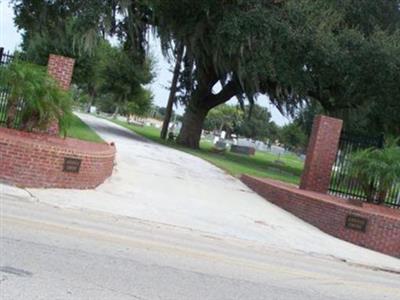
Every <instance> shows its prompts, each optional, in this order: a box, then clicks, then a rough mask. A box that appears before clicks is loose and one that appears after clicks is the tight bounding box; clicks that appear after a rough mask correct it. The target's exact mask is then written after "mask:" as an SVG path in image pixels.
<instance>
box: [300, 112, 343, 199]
mask: <svg viewBox="0 0 400 300" xmlns="http://www.w3.org/2000/svg"><path fill="white" fill-rule="evenodd" d="M342 124H343V121H342V120H339V119H335V118H330V117H327V116H322V115H318V116H316V117H315V119H314V123H313V129H312V132H311V136H310V141H309V144H308V147H307V156H306V161H305V164H304V170H303V173H302V176H301V183H300V188H301V189H305V190H309V191H315V192H320V193H327V192H328V188H329V184H330V179H331V172H332V166H333V164H334V162H335V159H336V153H337V150H338V145H339V139H340V134H341V131H342Z"/></svg>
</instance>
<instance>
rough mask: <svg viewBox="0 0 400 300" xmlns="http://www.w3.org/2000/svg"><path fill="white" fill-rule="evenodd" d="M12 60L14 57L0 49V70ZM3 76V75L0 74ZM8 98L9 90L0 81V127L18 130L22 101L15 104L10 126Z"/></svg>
mask: <svg viewBox="0 0 400 300" xmlns="http://www.w3.org/2000/svg"><path fill="white" fill-rule="evenodd" d="M13 59H14V56H13V55H12V54H10V53H9V52H5V51H4V48H2V47H0V68H5V67H7V65H9V64H10V63H11V62H12V61H13ZM0 75H1V76H3V74H0ZM9 97H10V88H9V87H8V86H6V85H4V84H2V83H1V81H0V126H7V125H8V127H12V128H18V127H19V126H20V123H21V114H22V107H23V100H22V99H21V100H20V101H18V102H19V103H17V108H16V112H15V113H16V117H15V119H14V122H13V123H12V124H7V110H8V108H7V104H8V99H9Z"/></svg>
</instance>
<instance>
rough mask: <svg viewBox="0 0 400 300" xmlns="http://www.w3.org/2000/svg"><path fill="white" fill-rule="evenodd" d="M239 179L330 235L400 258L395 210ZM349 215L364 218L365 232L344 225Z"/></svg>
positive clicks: (399, 231) (398, 218)
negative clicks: (366, 221) (360, 204)
mask: <svg viewBox="0 0 400 300" xmlns="http://www.w3.org/2000/svg"><path fill="white" fill-rule="evenodd" d="M242 181H243V182H244V183H245V184H246V185H248V186H249V187H250V188H251V189H253V190H254V191H255V192H257V193H258V194H259V195H261V196H262V197H264V198H265V199H267V200H268V201H269V202H272V203H274V204H276V205H277V206H279V207H281V208H283V209H285V210H287V211H288V212H290V213H292V214H294V215H295V216H297V217H299V218H300V219H302V220H304V221H306V222H308V223H310V224H312V225H314V226H316V227H317V228H319V229H321V230H322V231H324V232H326V233H328V234H330V235H333V236H335V237H337V238H340V239H343V240H345V241H348V242H351V243H353V244H356V245H359V246H363V247H365V248H369V249H372V250H375V251H378V252H381V253H384V254H388V255H391V256H395V257H399V258H400V211H399V210H396V209H391V208H388V207H382V206H376V205H373V204H364V205H363V206H362V207H358V206H354V205H351V204H349V202H347V201H346V200H344V199H340V198H336V197H333V196H329V195H326V194H321V193H316V192H311V191H305V190H301V189H298V188H297V187H296V186H293V185H289V184H285V183H282V182H278V181H273V180H267V179H259V178H255V177H250V176H246V175H243V176H242ZM349 214H352V215H355V216H358V217H362V218H366V219H367V220H368V223H367V227H366V231H365V232H361V231H356V230H354V229H349V228H346V227H345V223H346V218H347V216H348V215H349Z"/></svg>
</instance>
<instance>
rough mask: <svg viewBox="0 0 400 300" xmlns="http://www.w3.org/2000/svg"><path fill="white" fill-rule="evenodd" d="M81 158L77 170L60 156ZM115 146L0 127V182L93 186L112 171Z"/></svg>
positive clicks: (42, 185)
mask: <svg viewBox="0 0 400 300" xmlns="http://www.w3.org/2000/svg"><path fill="white" fill-rule="evenodd" d="M65 157H68V158H77V159H81V160H82V162H81V167H80V171H79V173H67V172H64V171H63V167H64V158H65ZM114 157H115V147H114V146H113V145H108V144H106V143H90V142H85V141H80V140H76V139H70V138H66V139H61V138H58V137H52V136H49V135H47V134H40V133H28V132H22V131H17V130H13V129H7V128H0V181H2V182H5V183H8V184H12V185H17V186H21V187H35V188H75V189H90V188H95V187H96V186H98V185H99V184H101V183H103V182H104V180H105V179H106V178H107V177H109V176H110V175H111V174H112V170H113V166H114Z"/></svg>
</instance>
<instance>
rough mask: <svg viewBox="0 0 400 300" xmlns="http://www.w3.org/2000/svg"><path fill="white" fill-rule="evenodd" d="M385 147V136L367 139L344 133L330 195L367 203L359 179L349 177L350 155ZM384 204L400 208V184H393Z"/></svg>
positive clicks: (333, 173)
mask: <svg viewBox="0 0 400 300" xmlns="http://www.w3.org/2000/svg"><path fill="white" fill-rule="evenodd" d="M383 147H384V136H383V135H380V136H375V137H365V136H356V135H351V134H349V133H346V132H342V135H341V137H340V141H339V150H338V153H337V155H336V161H335V164H334V166H333V169H332V175H331V182H330V187H329V192H330V194H333V195H335V196H339V197H345V198H353V199H359V200H363V201H367V200H368V199H367V195H366V194H365V191H364V190H363V188H362V187H361V185H360V183H359V182H358V180H357V178H353V177H351V176H350V175H349V158H350V155H351V154H352V153H354V152H356V151H357V150H361V149H367V148H383ZM374 186H376V182H371V187H374ZM384 204H385V205H387V206H390V207H395V208H400V183H397V184H396V183H395V184H393V186H392V188H391V189H390V190H389V191H388V192H387V194H386V197H385V200H384Z"/></svg>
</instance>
